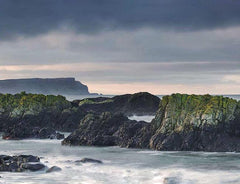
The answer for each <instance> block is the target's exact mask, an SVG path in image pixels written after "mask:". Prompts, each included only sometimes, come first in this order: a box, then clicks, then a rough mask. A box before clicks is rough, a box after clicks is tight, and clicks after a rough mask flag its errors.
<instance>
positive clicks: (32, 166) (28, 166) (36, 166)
mask: <svg viewBox="0 0 240 184" xmlns="http://www.w3.org/2000/svg"><path fill="white" fill-rule="evenodd" d="M21 168H22V169H24V170H29V171H39V170H41V169H43V168H45V165H43V164H41V163H23V164H21Z"/></svg>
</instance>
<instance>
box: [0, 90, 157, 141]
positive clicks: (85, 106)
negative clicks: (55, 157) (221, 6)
mask: <svg viewBox="0 0 240 184" xmlns="http://www.w3.org/2000/svg"><path fill="white" fill-rule="evenodd" d="M159 102H160V99H159V98H158V97H156V96H154V95H151V94H149V93H136V94H133V95H130V94H129V95H121V96H116V97H113V98H102V97H100V98H95V99H93V98H92V99H84V100H80V101H77V100H76V101H73V102H69V101H67V100H66V98H65V97H63V96H59V95H58V96H54V95H42V94H27V93H25V92H22V93H20V94H15V95H11V94H0V131H1V132H4V133H5V136H4V138H5V139H16V140H17V139H25V138H50V139H52V138H57V139H61V138H63V135H60V134H58V133H56V132H55V133H54V131H55V130H58V131H65V132H72V131H74V130H76V129H78V126H79V122H80V121H81V120H82V119H83V118H84V117H85V116H86V115H87V114H88V113H89V112H92V113H95V114H98V115H99V114H101V113H103V112H106V111H109V112H111V113H112V114H119V113H123V114H124V115H133V114H135V115H151V114H155V112H156V111H157V109H158V105H159ZM99 141H104V143H103V145H106V144H109V145H113V144H115V143H114V142H115V141H116V140H115V136H109V135H104V136H99V137H98V138H97V139H96V140H95V142H96V144H100V143H99Z"/></svg>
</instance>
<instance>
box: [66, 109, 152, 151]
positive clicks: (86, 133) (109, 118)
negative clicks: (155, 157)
mask: <svg viewBox="0 0 240 184" xmlns="http://www.w3.org/2000/svg"><path fill="white" fill-rule="evenodd" d="M147 125H148V123H145V122H137V121H132V120H129V119H128V118H127V117H126V116H124V115H123V114H111V113H109V112H105V113H102V114H101V115H97V114H88V115H87V116H85V118H84V119H83V120H82V121H81V122H80V126H79V128H78V129H77V130H76V131H74V132H73V133H72V134H70V135H69V136H68V137H67V138H65V139H64V140H63V141H62V144H63V145H72V146H76V145H91V146H115V145H122V146H127V145H128V147H135V146H136V145H142V144H143V143H142V142H144V141H143V139H144V138H145V137H144V136H143V137H140V138H139V137H138V136H139V135H140V134H141V133H140V129H142V128H144V127H145V126H147ZM135 135H137V136H136V137H135ZM147 138H148V137H147ZM148 140H149V138H148Z"/></svg>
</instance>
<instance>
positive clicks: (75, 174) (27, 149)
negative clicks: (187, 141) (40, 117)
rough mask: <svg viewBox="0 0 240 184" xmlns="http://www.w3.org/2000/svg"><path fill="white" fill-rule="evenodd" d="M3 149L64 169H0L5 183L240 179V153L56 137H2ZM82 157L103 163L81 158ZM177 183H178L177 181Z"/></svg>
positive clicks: (196, 183) (225, 183)
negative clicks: (89, 143) (66, 142)
mask: <svg viewBox="0 0 240 184" xmlns="http://www.w3.org/2000/svg"><path fill="white" fill-rule="evenodd" d="M0 148H1V150H0V154H7V155H16V154H33V155H38V156H40V157H41V162H42V163H44V164H46V165H47V166H48V167H51V166H54V165H56V166H59V167H61V168H62V171H60V172H53V173H45V171H39V172H25V173H7V172H3V173H0V176H2V178H0V183H1V184H16V183H20V184H33V183H41V184H79V183H83V184H99V183H100V184H103V183H116V184H125V183H126V184H129V183H130V184H139V183H140V184H152V183H159V184H163V183H164V180H166V178H170V179H173V180H174V181H176V184H239V183H240V175H239V173H240V154H239V153H206V152H205V153H204V152H159V151H151V150H140V149H125V148H119V147H84V146H81V147H68V146H61V144H60V141H58V140H32V139H30V140H21V141H5V140H0ZM84 157H88V158H94V159H99V160H102V161H103V164H90V163H88V164H77V163H76V162H75V161H76V160H79V159H82V158H84ZM174 184H175V183H174Z"/></svg>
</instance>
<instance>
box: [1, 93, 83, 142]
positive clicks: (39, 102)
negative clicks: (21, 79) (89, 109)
mask: <svg viewBox="0 0 240 184" xmlns="http://www.w3.org/2000/svg"><path fill="white" fill-rule="evenodd" d="M85 114H86V113H85V112H84V111H82V110H80V109H78V108H75V107H73V106H72V105H71V103H70V102H69V101H67V100H66V99H65V97H63V96H53V95H39V94H26V93H24V92H22V93H20V94H16V95H11V94H5V95H4V94H0V131H1V132H5V137H6V138H10V139H11V138H12V139H14V138H16V139H17V138H20V139H23V138H34V137H35V138H59V139H60V138H61V137H62V135H60V134H58V133H56V131H55V130H59V131H72V130H74V129H76V128H77V127H78V124H79V121H80V120H81V119H82V118H83V117H84V116H85ZM62 138H63V137H62Z"/></svg>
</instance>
